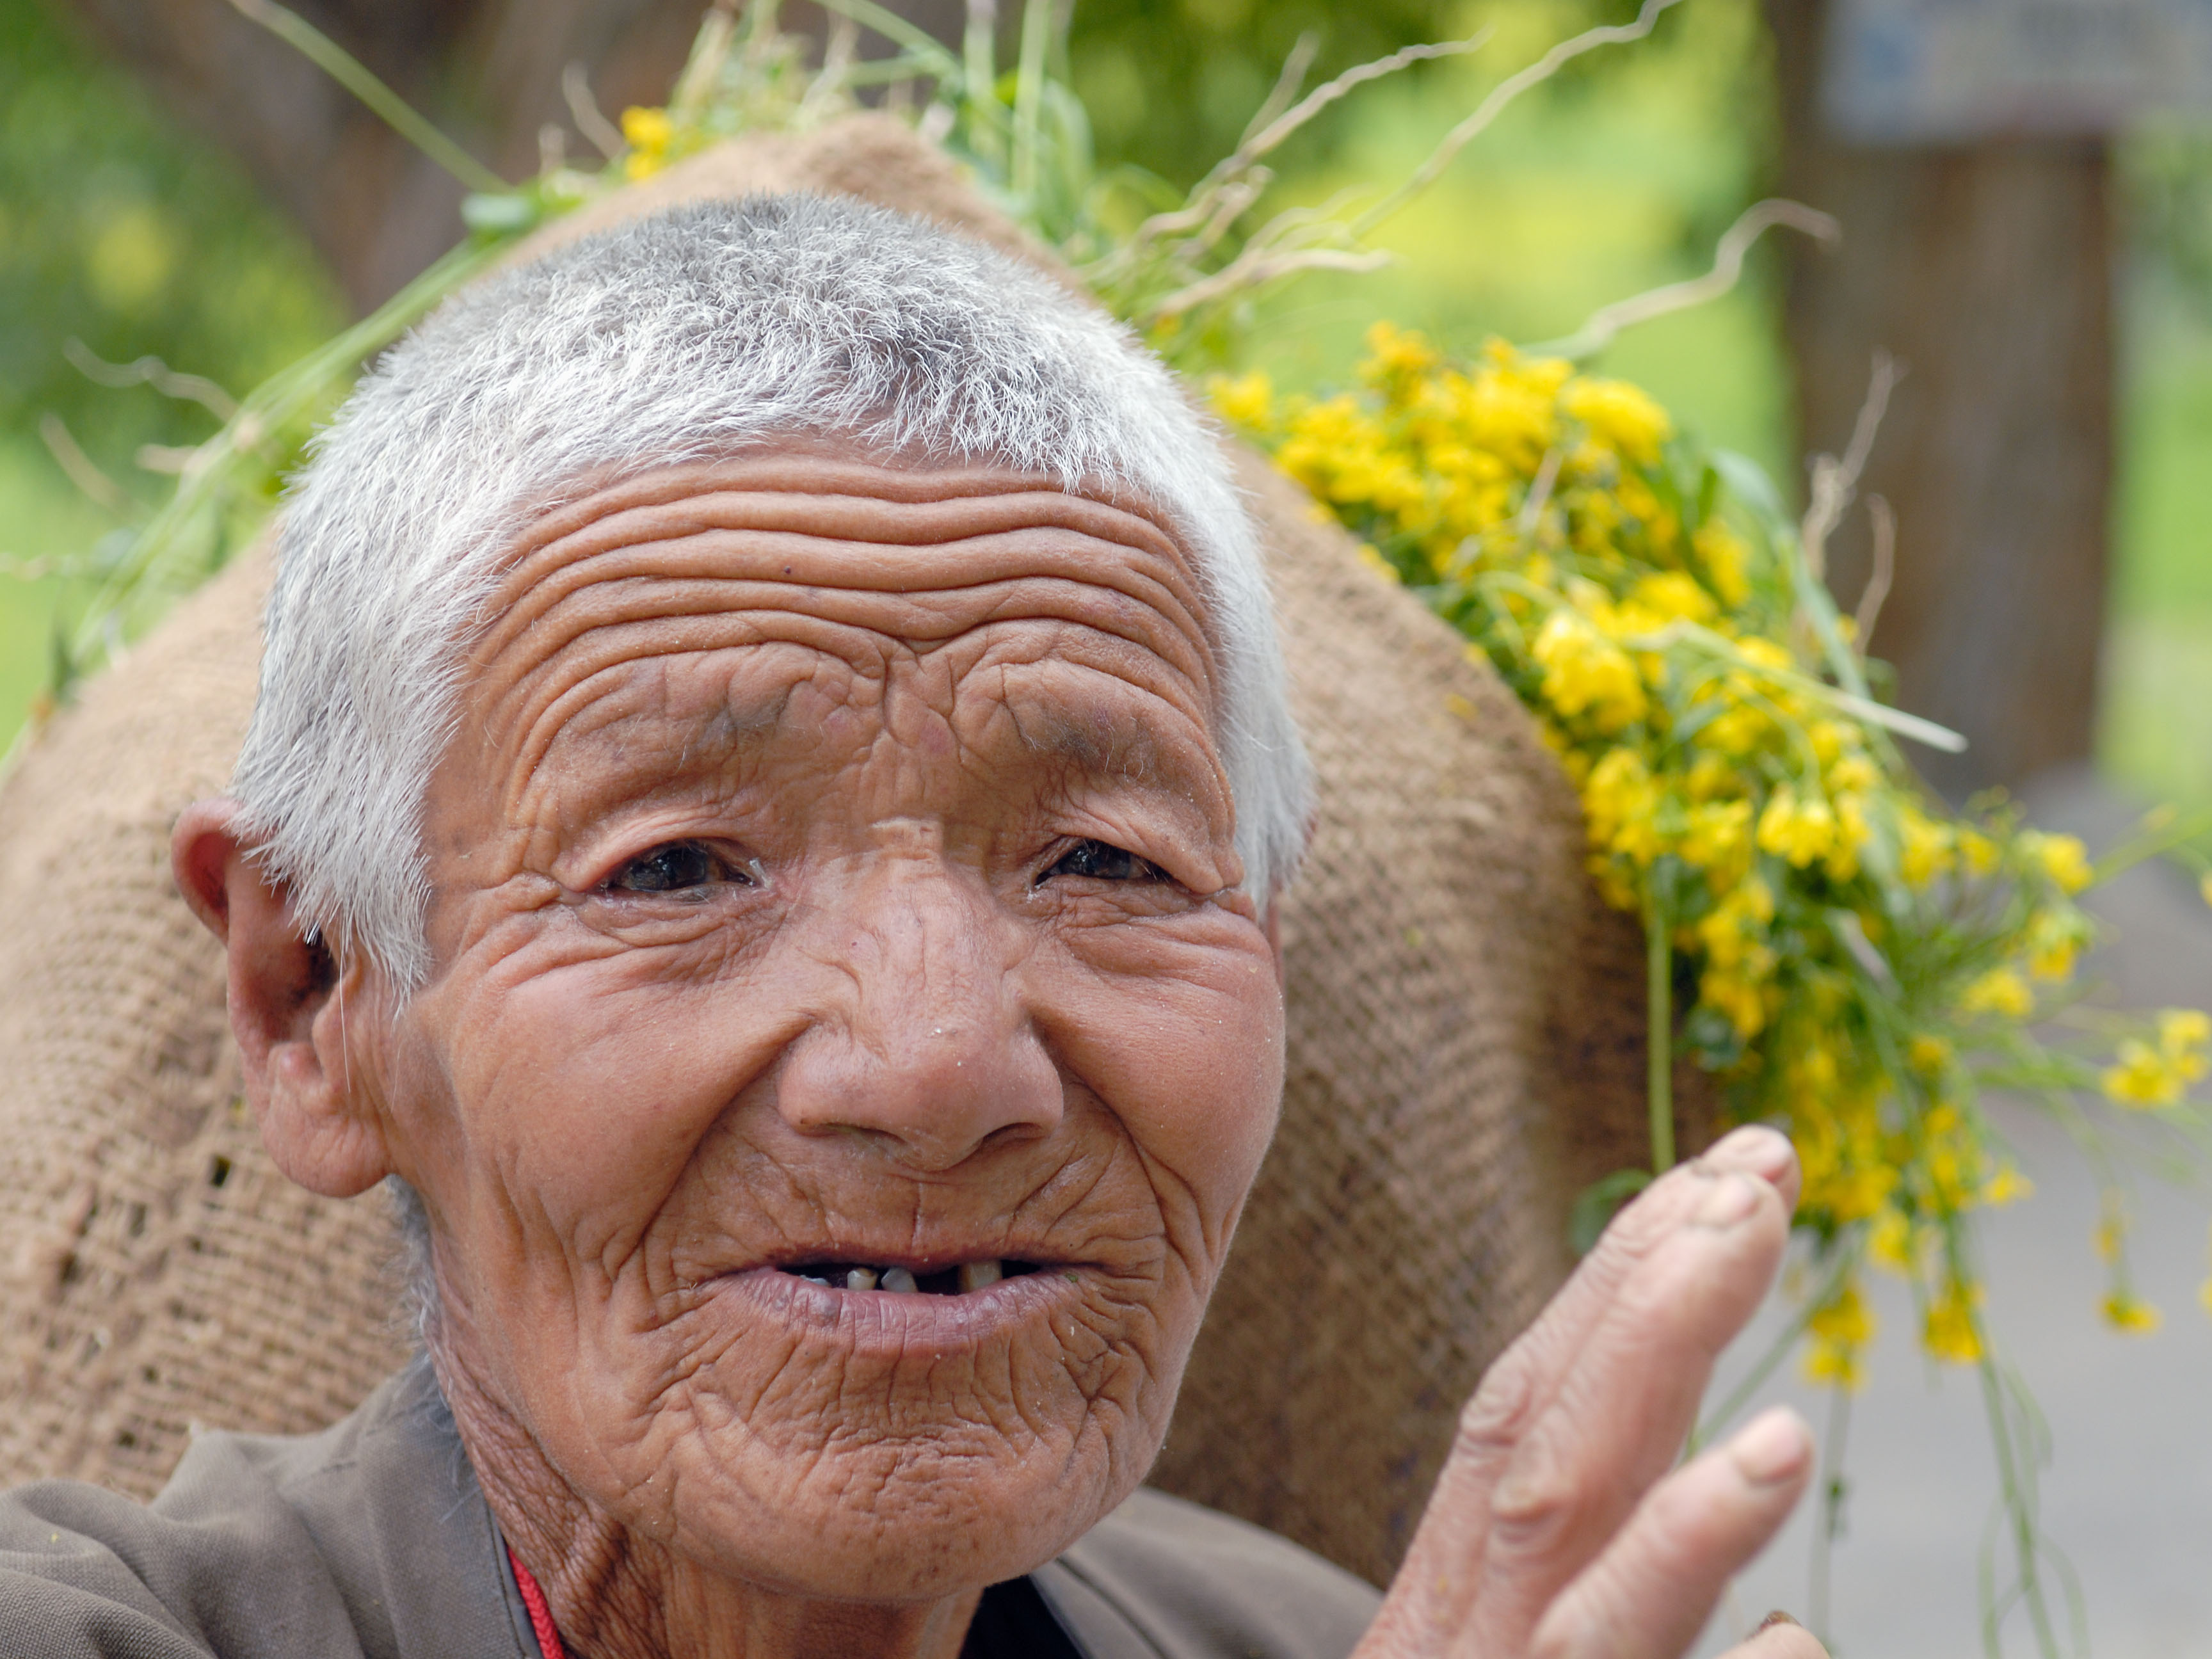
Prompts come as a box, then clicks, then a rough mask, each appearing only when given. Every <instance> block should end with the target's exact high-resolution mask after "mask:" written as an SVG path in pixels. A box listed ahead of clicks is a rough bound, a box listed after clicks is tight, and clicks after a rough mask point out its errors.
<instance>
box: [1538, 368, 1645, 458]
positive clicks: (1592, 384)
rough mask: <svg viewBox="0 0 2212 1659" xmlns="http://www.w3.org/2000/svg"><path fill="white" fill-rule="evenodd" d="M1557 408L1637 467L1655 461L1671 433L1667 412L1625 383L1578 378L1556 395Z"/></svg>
mask: <svg viewBox="0 0 2212 1659" xmlns="http://www.w3.org/2000/svg"><path fill="white" fill-rule="evenodd" d="M1559 407H1560V408H1562V409H1564V410H1566V412H1567V414H1568V416H1569V417H1570V418H1571V419H1573V420H1577V421H1580V422H1582V423H1583V426H1584V427H1586V428H1589V435H1590V436H1592V437H1593V438H1595V439H1596V440H1597V441H1598V442H1600V443H1601V444H1603V445H1605V446H1606V447H1607V448H1609V449H1612V450H1613V451H1614V452H1616V453H1619V454H1620V455H1621V456H1622V457H1624V458H1625V459H1628V460H1631V461H1633V462H1635V463H1636V464H1637V465H1639V466H1650V465H1652V464H1653V463H1655V462H1656V461H1657V460H1658V459H1659V446H1660V445H1661V444H1662V443H1664V442H1665V441H1667V439H1668V437H1670V436H1671V435H1673V433H1674V423H1673V422H1670V421H1669V420H1668V418H1667V411H1666V410H1663V409H1662V408H1660V407H1659V405H1658V404H1656V403H1654V402H1652V401H1651V399H1650V397H1649V396H1648V395H1647V394H1645V393H1644V392H1642V391H1641V390H1639V389H1638V388H1637V387H1635V386H1631V385H1629V384H1628V382H1627V381H1626V380H1593V379H1590V378H1588V377H1586V376H1579V375H1578V376H1577V377H1576V378H1575V379H1574V380H1570V381H1568V382H1567V385H1566V386H1565V389H1564V390H1563V391H1562V392H1560V393H1559Z"/></svg>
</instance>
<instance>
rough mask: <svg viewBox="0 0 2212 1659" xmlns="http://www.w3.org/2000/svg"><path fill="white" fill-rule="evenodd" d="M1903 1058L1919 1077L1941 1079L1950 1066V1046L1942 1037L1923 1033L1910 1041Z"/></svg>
mask: <svg viewBox="0 0 2212 1659" xmlns="http://www.w3.org/2000/svg"><path fill="white" fill-rule="evenodd" d="M1905 1059H1906V1060H1907V1061H1908V1062H1909V1063H1910V1064H1911V1067H1912V1069H1913V1070H1914V1071H1916V1072H1917V1073H1920V1075H1921V1076H1923V1077H1931V1078H1932V1077H1941V1076H1942V1075H1943V1073H1945V1072H1946V1071H1947V1070H1948V1069H1949V1067H1950V1065H1951V1045H1950V1044H1949V1043H1948V1042H1944V1041H1943V1039H1942V1037H1939V1036H1927V1035H1926V1034H1925V1033H1923V1034H1922V1035H1921V1036H1917V1037H1915V1038H1913V1039H1912V1042H1911V1047H1909V1048H1906V1050H1905Z"/></svg>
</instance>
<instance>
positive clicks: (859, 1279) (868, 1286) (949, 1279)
mask: <svg viewBox="0 0 2212 1659" xmlns="http://www.w3.org/2000/svg"><path fill="white" fill-rule="evenodd" d="M1041 1266H1042V1263H1039V1262H1035V1261H1002V1260H1000V1259H998V1258H995V1257H994V1258H993V1259H991V1260H989V1261H963V1262H960V1263H957V1265H955V1266H953V1267H940V1268H938V1269H936V1270H934V1271H932V1272H927V1273H915V1271H914V1270H913V1269H912V1268H910V1267H884V1266H883V1265H882V1264H881V1263H878V1262H867V1261H794V1262H792V1263H791V1264H789V1265H788V1266H787V1267H783V1268H781V1272H784V1273H790V1274H792V1275H793V1277H794V1278H798V1279H805V1280H806V1281H807V1283H809V1284H811V1285H825V1286H827V1287H829V1289H832V1290H839V1291H890V1292H892V1293H893V1294H894V1295H898V1296H966V1295H969V1294H970V1293H971V1292H973V1291H981V1290H987V1289H989V1288H990V1287H991V1286H992V1285H995V1284H997V1283H998V1282H999V1281H1000V1279H1018V1278H1020V1277H1021V1276H1022V1275H1023V1274H1024V1273H1036V1272H1037V1271H1038V1269H1039V1268H1040V1267H1041Z"/></svg>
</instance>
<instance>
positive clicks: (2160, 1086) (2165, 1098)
mask: <svg viewBox="0 0 2212 1659" xmlns="http://www.w3.org/2000/svg"><path fill="white" fill-rule="evenodd" d="M2117 1058H2118V1060H2119V1064H2118V1065H2117V1066H2112V1067H2110V1068H2109V1069H2107V1070H2106V1073H2105V1075H2104V1079H2103V1083H2104V1088H2105V1097H2106V1099H2108V1100H2110V1101H2112V1102H2113V1103H2116V1104H2118V1105H2121V1106H2132V1107H2136V1108H2138V1109H2148V1108H2151V1107H2154V1106H2171V1105H2172V1104H2173V1103H2175V1102H2177V1101H2179V1099H2180V1098H2181V1097H2182V1092H2183V1091H2184V1090H2185V1089H2186V1088H2187V1086H2188V1079H2186V1078H2185V1077H2184V1076H2183V1075H2182V1074H2181V1072H2180V1069H2179V1066H2176V1065H2175V1063H2174V1061H2173V1060H2172V1058H2170V1057H2169V1056H2168V1055H2167V1054H2165V1053H2164V1052H2163V1051H2161V1050H2160V1049H2157V1048H2152V1047H2151V1046H2150V1044H2148V1042H2142V1041H2140V1040H2139V1039H2137V1038H2135V1037H2130V1038H2128V1039H2127V1041H2126V1042H2123V1043H2121V1044H2120V1047H2119V1053H2118V1056H2117Z"/></svg>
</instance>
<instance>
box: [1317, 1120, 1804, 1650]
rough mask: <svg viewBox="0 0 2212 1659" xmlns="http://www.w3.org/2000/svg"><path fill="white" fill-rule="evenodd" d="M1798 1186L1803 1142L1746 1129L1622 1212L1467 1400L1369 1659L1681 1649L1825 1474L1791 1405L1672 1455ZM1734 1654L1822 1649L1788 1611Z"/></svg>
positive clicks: (1763, 1274)
mask: <svg viewBox="0 0 2212 1659" xmlns="http://www.w3.org/2000/svg"><path fill="white" fill-rule="evenodd" d="M1796 1199H1797V1160H1796V1154H1795V1153H1794V1152H1792V1151H1791V1150H1790V1143H1789V1142H1788V1141H1787V1140H1786V1139H1784V1138H1783V1137H1782V1136H1781V1135H1779V1134H1778V1133H1775V1132H1774V1131H1773V1130H1771V1129H1762V1128H1747V1129H1739V1130H1737V1131H1736V1132H1735V1133H1733V1134H1731V1135H1729V1136H1728V1137H1727V1138H1726V1139H1723V1140H1722V1141H1720V1142H1719V1143H1718V1144H1717V1145H1716V1146H1714V1147H1713V1148H1712V1149H1711V1151H1710V1152H1707V1153H1706V1154H1705V1156H1704V1157H1703V1158H1698V1159H1696V1160H1695V1161H1693V1162H1692V1163H1689V1164H1684V1165H1682V1166H1681V1167H1680V1168H1678V1169H1676V1170H1673V1171H1671V1172H1670V1173H1668V1175H1667V1176H1665V1177H1664V1178H1663V1179H1662V1180H1660V1181H1658V1182H1654V1183H1653V1184H1652V1186H1651V1187H1650V1188H1649V1189H1648V1190H1647V1191H1646V1192H1645V1193H1644V1194H1643V1195H1642V1196H1641V1197H1639V1198H1638V1200H1636V1201H1635V1202H1634V1203H1633V1204H1632V1205H1630V1206H1628V1207H1627V1208H1626V1209H1625V1210H1624V1211H1622V1212H1621V1213H1620V1216H1619V1217H1618V1218H1615V1220H1614V1221H1613V1225H1612V1226H1611V1227H1609V1228H1607V1230H1606V1233H1605V1236H1604V1237H1603V1238H1602V1239H1601V1240H1600V1241H1599V1243H1598V1246H1597V1248H1596V1249H1595V1250H1593V1251H1592V1252H1591V1253H1590V1255H1589V1257H1588V1258H1587V1259H1586V1260H1585V1261H1583V1264H1582V1266H1581V1267H1579V1268H1578V1269H1577V1271H1576V1273H1575V1275H1574V1277H1573V1278H1572V1279H1570V1280H1569V1281H1568V1282H1567V1285H1566V1288H1565V1289H1564V1290H1563V1291H1560V1292H1559V1295H1558V1297H1555V1298H1554V1299H1553V1302H1552V1304H1551V1306H1550V1307H1548V1308H1547V1309H1546V1310H1545V1311H1544V1315H1543V1316H1542V1318H1541V1319H1539V1320H1538V1321H1537V1322H1536V1323H1535V1325H1534V1326H1533V1327H1532V1328H1530V1329H1529V1330H1528V1333H1527V1334H1524V1335H1523V1336H1522V1338H1521V1340H1519V1341H1518V1342H1516V1343H1515V1344H1514V1345H1513V1346H1512V1347H1511V1348H1510V1349H1509V1350H1508V1351H1507V1352H1506V1353H1505V1355H1504V1358H1501V1359H1499V1360H1498V1363H1497V1364H1495V1365H1493V1366H1492V1368H1491V1370H1490V1374H1489V1375H1488V1376H1486V1377H1485V1378H1484V1379H1483V1383H1482V1387H1481V1388H1480V1389H1479V1390H1478V1391H1477V1392H1476V1394H1475V1396H1474V1399H1473V1400H1472V1401H1469V1402H1468V1407H1467V1409H1466V1410H1465V1412H1464V1413H1462V1415H1461V1419H1460V1430H1459V1437H1458V1439H1457V1441H1456V1442H1455V1444H1454V1446H1453V1448H1452V1453H1451V1456H1450V1458H1449V1461H1448V1462H1446V1463H1445V1465H1444V1469H1443V1474H1442V1475H1441V1476H1440V1477H1439V1479H1438V1480H1437V1489H1436V1492H1435V1494H1434V1495H1433V1496H1432V1497H1431V1499H1430V1501H1429V1508H1428V1513H1427V1514H1426V1516H1424V1517H1423V1520H1422V1522H1421V1528H1420V1531H1419V1533H1418V1534H1416V1535H1415V1537H1414V1540H1413V1548H1412V1550H1411V1551H1410V1552H1409V1553H1407V1558H1406V1561H1405V1565H1403V1566H1402V1567H1401V1569H1400V1570H1399V1573H1398V1577H1397V1578H1396V1580H1395V1582H1394V1583H1392V1585H1391V1587H1390V1593H1389V1596H1388V1597H1387V1598H1386V1599H1385V1600H1384V1601H1383V1609H1382V1612H1381V1613H1379V1614H1378V1615H1377V1617H1376V1621H1375V1624H1374V1626H1373V1627H1372V1628H1371V1629H1370V1631H1369V1632H1368V1634H1367V1637H1366V1639H1365V1640H1364V1642H1363V1643H1362V1644H1361V1645H1360V1647H1359V1649H1358V1655H1357V1656H1356V1659H1446V1656H1449V1659H1678V1656H1680V1654H1682V1653H1683V1652H1684V1651H1685V1650H1687V1648H1688V1647H1689V1645H1690V1644H1691V1643H1692V1642H1693V1641H1694V1640H1696V1638H1697V1635H1698V1632H1699V1630H1700V1629H1701V1628H1703V1626H1704V1625H1705V1620H1706V1617H1707V1615H1708V1614H1709V1613H1711V1610H1712V1607H1713V1604H1714V1602H1715V1601H1716V1600H1717V1599H1718V1597H1719V1595H1720V1593H1721V1590H1722V1589H1723V1587H1724V1586H1725V1585H1726V1584H1727V1583H1728V1581H1729V1578H1730V1577H1731V1576H1733V1575H1734V1574H1735V1572H1736V1571H1738V1570H1739V1569H1741V1567H1742V1566H1743V1565H1744V1564H1745V1563H1746V1562H1747V1561H1749V1560H1750V1559H1751V1558H1752V1557H1753V1555H1755V1554H1757V1553H1758V1552H1759V1549H1760V1548H1761V1547H1763V1546H1764V1545H1765V1543H1766V1541H1767V1540H1768V1539H1770V1538H1771V1537H1772V1536H1773V1534H1774V1533H1775V1531H1776V1530H1777V1529H1778V1528H1779V1527H1780V1526H1781V1525H1782V1522H1784V1520H1785V1519H1786V1518H1787V1517H1788V1516H1789V1513H1790V1509H1791V1507H1792V1506H1793V1505H1795V1504H1796V1501H1797V1498H1798V1497H1799V1495H1800V1494H1801V1493H1802V1492H1803V1491H1804V1489H1805V1484H1806V1480H1807V1479H1808V1476H1809V1474H1811V1471H1812V1466H1813V1443H1812V1437H1811V1435H1810V1434H1809V1433H1808V1431H1807V1430H1806V1428H1805V1425H1804V1424H1803V1423H1802V1421H1800V1420H1799V1419H1798V1418H1797V1417H1796V1414H1795V1413H1791V1412H1790V1411H1788V1410H1786V1409H1783V1408H1780V1407H1778V1408H1776V1409H1774V1410H1772V1411H1770V1412H1767V1413H1764V1414H1763V1415H1761V1416H1759V1417H1758V1418H1756V1419H1753V1421H1752V1422H1751V1423H1750V1424H1748V1425H1746V1426H1745V1427H1744V1428H1743V1429H1742V1430H1741V1431H1739V1432H1738V1433H1737V1434H1736V1435H1735V1437H1733V1438H1732V1439H1730V1440H1729V1441H1728V1442H1727V1443H1724V1444H1723V1445H1720V1446H1717V1447H1715V1448H1713V1449H1711V1450H1709V1451H1707V1452H1705V1454H1703V1455H1700V1456H1699V1457H1696V1458H1694V1459H1692V1460H1691V1461H1690V1462H1688V1463H1686V1464H1684V1465H1683V1466H1682V1467H1680V1468H1672V1466H1673V1465H1674V1461H1675V1458H1676V1456H1677V1455H1678V1453H1679V1452H1680V1448H1681V1445H1682V1443H1683V1441H1684V1439H1685V1437H1686V1436H1687V1434H1688V1432H1689V1430H1690V1426H1691V1425H1692V1421H1693V1420H1694V1418H1695V1413H1696V1412H1697V1407H1698V1401H1699V1399H1700V1398H1701V1397H1702V1395H1704V1393H1705V1383H1706V1381H1707V1379H1708V1377H1709V1376H1711V1371H1712V1366H1713V1361H1714V1359H1715V1358H1716V1357H1717V1355H1718V1354H1719V1353H1720V1351H1721V1350H1722V1349H1723V1347H1725V1346H1727V1344H1728V1342H1729V1339H1730V1338H1732V1337H1734V1336H1735V1334H1736V1332H1737V1331H1738V1330H1740V1329H1741V1328H1742V1326H1743V1324H1744V1322H1745V1321H1746V1320H1747V1319H1748V1318H1750V1316H1751V1314H1752V1312H1753V1310H1754V1309H1755V1308H1756V1307H1757V1306H1758V1305H1759V1299H1760V1298H1761V1297H1763V1296H1764V1295H1765V1293H1766V1289H1767V1286H1768V1285H1770V1284H1771V1282H1772V1281H1773V1278H1774V1273H1775V1268H1776V1266H1777V1264H1778V1262H1779V1261H1780V1260H1781V1255H1782V1249H1783V1246H1784V1243H1785V1242H1786V1239H1787V1237H1788V1231H1789V1218H1790V1210H1791V1209H1792V1207H1793V1206H1795V1205H1796ZM1670 1468H1671V1469H1672V1472H1671V1473H1669V1470H1670ZM1729 1659H1823V1650H1822V1648H1821V1647H1820V1644H1819V1643H1818V1642H1816V1641H1815V1640H1814V1638H1812V1636H1811V1635H1810V1634H1809V1633H1808V1632H1806V1631H1804V1630H1803V1629H1802V1628H1801V1627H1799V1626H1795V1625H1778V1626H1771V1627H1769V1628H1766V1629H1764V1630H1762V1631H1760V1632H1759V1635H1758V1636H1757V1637H1755V1638H1753V1640H1751V1641H1750V1642H1747V1643H1746V1644H1744V1645H1742V1646H1741V1647H1739V1648H1736V1649H1735V1650H1732V1652H1731V1654H1730V1655H1729Z"/></svg>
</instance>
